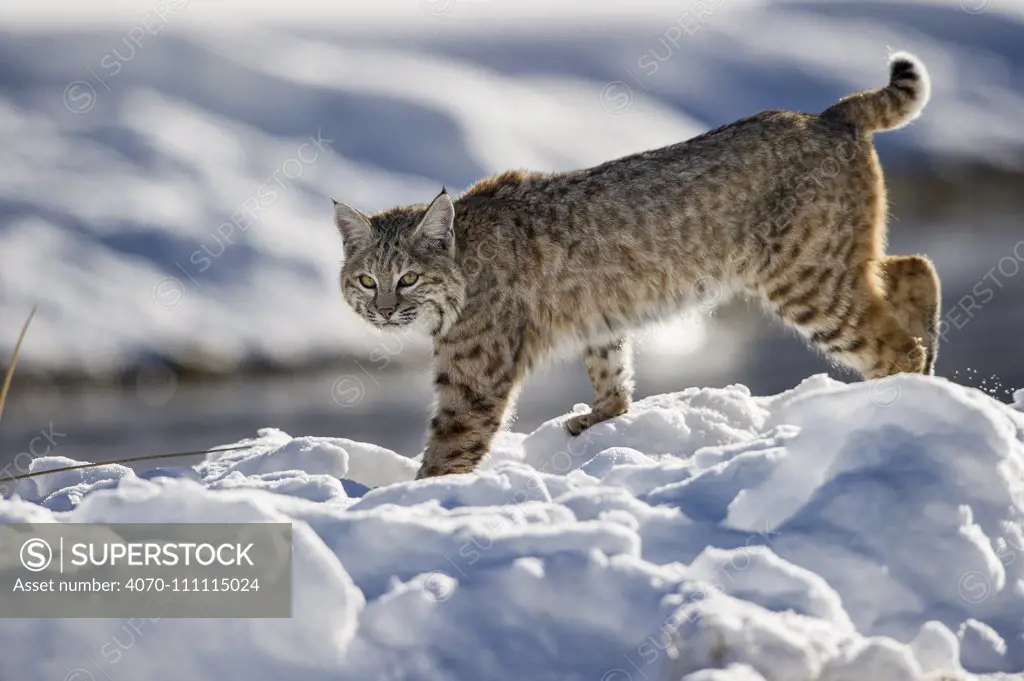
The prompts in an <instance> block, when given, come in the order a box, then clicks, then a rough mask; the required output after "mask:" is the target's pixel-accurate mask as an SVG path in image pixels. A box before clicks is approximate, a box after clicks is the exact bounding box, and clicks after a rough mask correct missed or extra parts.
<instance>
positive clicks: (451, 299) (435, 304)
mask: <svg viewBox="0 0 1024 681" xmlns="http://www.w3.org/2000/svg"><path fill="white" fill-rule="evenodd" d="M334 224H335V225H336V226H337V228H338V231H340V232H341V238H342V242H343V245H344V250H345V262H344V264H343V265H342V268H341V294H342V296H343V297H344V298H345V301H346V302H347V303H348V304H349V305H350V306H351V307H352V309H353V310H355V311H356V313H358V314H359V316H360V317H362V318H363V319H365V320H366V321H368V322H369V323H370V324H372V325H373V326H375V327H377V328H379V329H387V330H393V331H397V330H399V329H401V328H403V327H408V326H410V325H411V324H417V325H419V326H420V327H421V328H423V329H424V330H426V331H428V332H429V333H430V334H431V335H434V336H436V335H439V334H442V333H444V332H445V331H447V330H448V329H449V328H450V327H451V325H452V324H454V323H455V320H456V318H457V317H458V314H459V311H460V310H461V308H462V303H463V300H464V298H465V289H466V282H465V279H464V278H463V276H462V272H461V271H460V269H459V266H458V263H457V262H456V260H455V228H454V226H455V205H454V203H453V202H452V198H451V196H449V195H448V192H446V191H445V190H444V189H442V190H441V193H440V194H438V195H437V197H436V198H435V199H434V200H433V201H432V202H431V203H430V205H429V206H423V205H418V206H400V207H397V208H391V209H388V210H385V211H381V212H379V213H376V214H374V215H365V214H363V213H361V212H360V211H358V210H356V209H355V208H352V207H351V206H347V205H345V204H344V203H339V202H338V201H335V202H334Z"/></svg>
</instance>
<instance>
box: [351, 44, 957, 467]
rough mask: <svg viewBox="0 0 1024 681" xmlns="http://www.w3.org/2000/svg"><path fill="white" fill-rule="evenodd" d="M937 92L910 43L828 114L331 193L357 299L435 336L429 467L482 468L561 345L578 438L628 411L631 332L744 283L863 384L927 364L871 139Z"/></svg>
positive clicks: (924, 328) (930, 338)
mask: <svg viewBox="0 0 1024 681" xmlns="http://www.w3.org/2000/svg"><path fill="white" fill-rule="evenodd" d="M928 91H929V88H928V77H927V73H926V71H925V70H924V67H923V65H921V63H920V62H918V61H917V60H916V59H915V58H914V57H912V56H910V55H906V54H898V55H895V56H894V57H893V58H892V59H891V61H890V83H889V85H887V86H886V87H884V88H881V89H879V90H874V91H871V92H866V93H859V94H857V95H853V96H851V97H848V98H846V99H844V100H842V101H840V102H839V103H838V104H836V105H835V106H833V107H831V108H829V109H827V110H826V111H825V112H823V113H822V114H818V115H814V114H805V113H794V112H788V111H765V112H762V113H760V114H757V115H755V116H752V117H750V118H745V119H743V120H739V121H736V122H735V123H732V124H729V125H726V126H723V127H720V128H717V129H715V130H712V131H710V132H708V133H705V134H703V135H700V136H699V137H695V138H693V139H691V140H688V141H685V142H681V143H678V144H674V145H672V146H668V147H664V148H661V149H655V150H652V151H647V152H643V153H639V154H635V155H632V156H627V157H625V158H621V159H618V160H614V161H610V162H608V163H604V164H602V165H599V166H596V167H593V168H587V169H583V170H576V171H571V172H566V173H555V174H547V173H537V172H517V171H510V172H506V173H502V174H500V175H496V176H494V177H491V178H487V179H484V180H481V181H480V182H478V183H477V184H476V185H474V186H473V187H471V188H470V189H469V190H468V191H466V192H465V193H464V194H462V195H461V196H460V197H458V198H457V199H453V198H452V197H451V196H449V195H448V193H447V192H445V191H443V190H442V192H441V194H439V195H438V196H437V197H436V198H435V199H434V200H433V201H432V202H431V204H430V205H429V206H427V205H416V206H404V207H398V208H392V209H389V210H385V211H382V212H380V213H377V214H375V215H372V216H367V215H364V214H362V213H360V212H359V211H357V210H356V209H354V208H351V207H349V206H346V205H344V204H340V203H336V204H335V222H336V224H337V226H338V228H339V230H340V231H341V233H342V237H343V241H344V246H345V252H346V260H345V263H344V265H343V267H342V271H341V287H342V292H343V295H344V297H345V300H346V301H348V303H349V304H350V305H351V306H352V307H353V308H354V309H355V310H356V311H357V312H358V313H359V314H360V315H362V316H363V317H364V318H366V319H367V320H368V321H369V322H370V323H372V324H374V325H376V326H378V327H382V328H400V327H403V326H408V325H410V324H418V325H420V326H422V327H423V328H424V329H426V330H427V331H428V332H429V333H430V334H431V335H432V337H433V342H434V364H435V367H434V369H435V379H434V383H435V388H436V395H437V404H436V409H435V413H434V416H433V418H432V419H431V423H430V435H429V440H428V442H427V446H426V451H425V452H424V457H423V465H422V467H421V469H420V472H419V477H428V476H434V475H443V474H448V473H461V472H468V471H472V470H473V469H474V468H475V467H476V465H477V463H478V462H479V461H480V459H481V458H483V457H484V456H485V455H486V454H487V452H488V450H489V448H490V444H491V440H492V438H493V436H494V433H495V432H496V431H497V430H498V429H499V428H500V427H501V426H502V424H503V422H504V421H505V419H506V418H507V415H508V413H509V411H510V407H511V405H512V403H513V401H514V397H515V395H516V392H517V390H518V388H519V386H520V384H521V383H522V380H523V378H524V377H525V376H526V374H527V373H528V372H529V371H530V369H531V367H532V366H533V365H534V364H535V363H536V362H537V361H538V360H539V359H540V358H542V357H544V356H545V355H547V354H549V353H550V352H551V351H552V350H554V349H555V348H557V347H558V346H560V345H562V344H564V343H566V342H575V343H578V344H580V345H581V346H582V347H584V348H585V350H584V358H585V361H586V366H587V372H588V374H589V376H590V380H591V383H593V385H594V390H595V394H596V397H595V400H594V403H593V407H592V409H591V411H590V412H589V413H586V414H581V415H574V416H572V417H571V418H569V419H568V420H567V421H566V428H567V430H568V431H569V433H571V434H572V435H577V434H579V433H581V432H582V431H583V430H585V429H586V428H589V427H591V426H593V425H594V424H596V423H600V422H601V421H604V420H607V419H610V418H612V417H615V416H617V415H619V414H622V413H623V412H625V411H626V410H628V409H629V405H630V397H631V394H632V390H633V383H632V370H631V368H630V347H629V341H628V336H629V333H630V331H631V330H633V329H635V328H637V327H638V326H641V325H643V324H646V323H648V322H652V321H655V320H660V319H663V318H665V317H666V316H670V315H675V314H679V313H680V311H682V310H684V309H686V308H687V307H692V306H694V305H695V304H699V305H700V306H701V307H706V306H707V303H708V301H709V298H713V299H715V300H726V299H727V298H728V295H729V294H731V293H738V294H742V295H745V296H748V297H751V298H754V299H757V300H760V301H762V302H763V303H764V305H765V307H766V308H767V309H769V310H770V311H771V312H772V313H774V314H775V315H777V316H778V317H780V318H781V319H782V320H784V321H785V322H786V323H787V324H789V325H790V326H792V327H793V328H795V329H797V330H798V331H799V332H800V333H801V334H802V335H803V336H804V337H805V338H806V339H807V340H808V342H809V343H810V344H812V345H813V346H816V347H817V348H819V349H820V350H822V351H823V352H825V353H826V354H827V355H829V356H830V357H832V358H833V359H835V360H837V361H838V362H841V363H843V364H845V365H847V366H849V367H851V368H853V369H855V370H857V371H858V372H860V373H861V374H862V375H863V376H865V377H866V378H875V377H883V376H889V375H891V374H894V373H897V372H901V371H906V372H918V373H932V371H933V368H934V364H935V357H936V353H937V334H936V329H937V314H938V308H939V281H938V277H937V276H936V273H935V269H934V267H932V265H931V263H930V262H929V261H928V260H927V259H926V258H924V257H922V256H908V257H892V256H886V255H885V223H886V198H885V184H884V181H883V178H882V171H881V167H880V166H879V163H878V158H877V156H876V154H875V150H874V147H873V145H872V141H871V136H872V133H873V132H875V131H878V130H885V129H890V128H894V127H898V126H900V125H902V124H904V123H905V122H907V121H908V120H910V119H911V118H913V117H915V116H917V115H918V114H919V113H920V110H921V108H922V107H923V106H924V103H925V101H926V100H927V96H928ZM410 272H411V273H413V275H414V276H412V277H408V278H406V279H403V277H406V276H407V275H408V274H409V273H410ZM411 279H414V280H415V282H414V283H412V284H409V282H410V280H411ZM403 281H405V282H406V284H409V285H403V284H402V282H403ZM361 282H362V283H361ZM371 282H372V284H373V286H367V285H366V284H370V283H371ZM709 291H710V292H711V293H712V294H713V295H710V296H709Z"/></svg>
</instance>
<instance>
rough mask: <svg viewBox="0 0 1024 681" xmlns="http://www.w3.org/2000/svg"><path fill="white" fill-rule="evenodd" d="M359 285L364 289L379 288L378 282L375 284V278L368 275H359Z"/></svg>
mask: <svg viewBox="0 0 1024 681" xmlns="http://www.w3.org/2000/svg"><path fill="white" fill-rule="evenodd" d="M359 284H360V285H361V286H362V287H363V288H377V282H375V281H374V280H373V277H371V276H370V275H368V274H361V275H359Z"/></svg>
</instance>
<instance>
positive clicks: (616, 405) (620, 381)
mask: <svg viewBox="0 0 1024 681" xmlns="http://www.w3.org/2000/svg"><path fill="white" fill-rule="evenodd" d="M583 359H584V361H585V362H586V365H587V375H589V376H590V384H591V385H593V386H594V395H595V397H594V403H593V405H592V406H591V408H590V411H589V412H587V413H586V414H578V415H576V416H573V417H572V418H570V419H569V420H568V421H566V422H565V429H566V430H567V431H569V434H570V435H574V436H575V435H579V434H580V433H582V432H583V431H584V430H586V429H587V428H589V427H591V426H593V425H595V424H598V423H601V422H602V421H607V420H608V419H611V418H615V417H616V416H619V415H620V414H625V413H626V411H628V410H629V404H630V401H631V400H632V398H633V360H632V349H631V348H630V344H629V340H628V339H626V338H620V339H618V340H616V341H614V342H612V343H608V344H605V345H598V346H588V347H587V349H586V350H584V352H583Z"/></svg>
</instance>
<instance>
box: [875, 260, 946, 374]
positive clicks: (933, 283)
mask: <svg viewBox="0 0 1024 681" xmlns="http://www.w3.org/2000/svg"><path fill="white" fill-rule="evenodd" d="M882 276H883V279H884V280H885V287H886V297H887V298H888V300H889V303H890V304H891V305H892V309H893V314H894V315H895V316H896V319H897V320H898V321H899V322H900V324H901V325H902V326H903V328H904V329H906V330H907V332H908V333H910V335H911V336H914V337H916V338H920V339H921V342H922V343H923V344H924V347H925V369H924V373H926V374H934V373H935V360H936V358H937V356H938V354H939V336H938V327H939V317H940V315H941V311H940V307H939V306H940V304H941V294H940V284H939V277H938V274H936V272H935V267H934V266H933V265H932V263H931V261H930V260H928V258H925V257H923V256H920V255H895V256H893V255H891V256H888V257H886V258H885V259H884V260H883V261H882Z"/></svg>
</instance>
